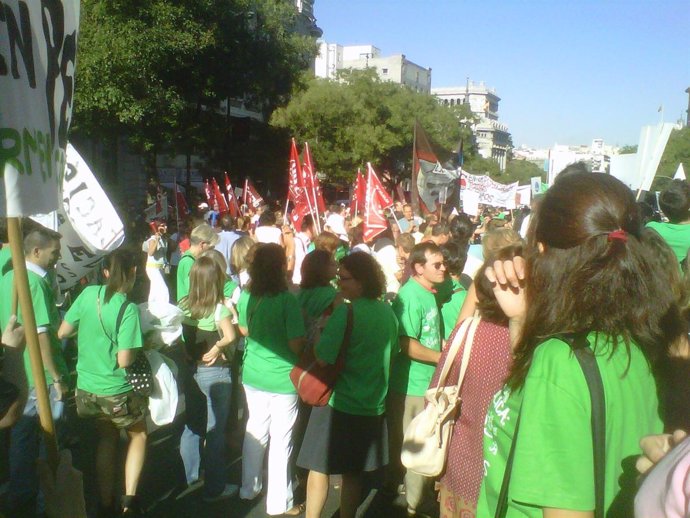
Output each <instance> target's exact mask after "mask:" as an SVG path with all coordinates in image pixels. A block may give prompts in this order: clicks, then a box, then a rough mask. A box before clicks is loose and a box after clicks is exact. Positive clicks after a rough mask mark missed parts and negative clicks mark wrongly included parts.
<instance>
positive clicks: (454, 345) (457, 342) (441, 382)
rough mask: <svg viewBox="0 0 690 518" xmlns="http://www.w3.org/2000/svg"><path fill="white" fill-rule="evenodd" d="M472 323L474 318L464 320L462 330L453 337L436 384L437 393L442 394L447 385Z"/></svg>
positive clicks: (461, 325)
mask: <svg viewBox="0 0 690 518" xmlns="http://www.w3.org/2000/svg"><path fill="white" fill-rule="evenodd" d="M471 323H472V318H466V319H465V320H463V321H462V324H460V328H459V329H458V330H457V331H456V332H455V335H454V336H453V341H452V342H451V344H450V349H449V350H448V355H447V356H446V359H445V361H444V362H443V367H441V374H439V376H438V383H437V384H436V392H437V393H438V392H440V391H441V389H442V388H443V387H444V386H445V384H446V378H448V373H449V372H450V368H451V367H452V365H453V363H454V362H455V357H456V356H457V354H458V351H460V346H461V345H462V342H463V340H464V339H465V336H467V331H468V329H469V327H470V324H471Z"/></svg>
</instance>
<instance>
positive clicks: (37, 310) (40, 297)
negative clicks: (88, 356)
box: [0, 264, 69, 388]
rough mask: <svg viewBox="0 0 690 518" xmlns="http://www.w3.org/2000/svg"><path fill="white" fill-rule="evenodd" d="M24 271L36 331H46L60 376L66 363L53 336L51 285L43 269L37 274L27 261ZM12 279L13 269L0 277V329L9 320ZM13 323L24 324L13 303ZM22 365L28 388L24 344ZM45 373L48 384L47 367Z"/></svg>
mask: <svg viewBox="0 0 690 518" xmlns="http://www.w3.org/2000/svg"><path fill="white" fill-rule="evenodd" d="M26 273H27V277H28V281H29V291H30V293H31V303H32V306H33V309H34V317H35V319H36V327H37V328H38V329H39V333H41V332H46V333H47V334H48V337H49V338H50V348H51V352H52V357H53V362H54V363H55V368H56V369H57V371H58V372H59V373H60V376H66V375H67V374H68V373H69V371H68V370H67V364H66V363H65V359H64V357H63V355H62V349H61V348H60V341H59V340H58V337H57V329H58V326H59V325H60V316H59V314H58V311H57V307H56V306H55V292H54V291H53V288H52V285H51V278H50V275H49V274H48V273H46V274H45V275H44V276H41V275H39V274H38V273H36V272H35V271H33V270H32V269H30V266H29V265H28V264H27V272H26ZM13 282H14V270H10V271H9V272H7V273H6V274H5V275H4V276H3V277H2V280H1V281H0V294H2V300H3V303H2V304H0V329H5V326H6V325H7V322H9V318H10V313H11V312H12V308H11V305H10V304H9V301H10V300H12V283H13ZM17 323H19V324H24V319H23V316H22V310H21V307H20V306H19V305H17ZM24 369H25V371H26V378H27V381H28V383H29V387H31V388H32V387H33V386H34V378H33V375H32V370H31V361H30V359H29V350H28V348H25V349H24ZM45 376H46V382H47V383H48V384H49V385H50V384H51V383H53V377H52V376H51V375H50V373H49V372H48V369H45Z"/></svg>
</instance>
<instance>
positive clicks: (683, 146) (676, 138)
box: [656, 127, 690, 178]
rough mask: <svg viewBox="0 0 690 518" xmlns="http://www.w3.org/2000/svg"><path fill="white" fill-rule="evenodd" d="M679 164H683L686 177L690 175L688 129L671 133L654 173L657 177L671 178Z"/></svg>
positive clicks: (689, 131)
mask: <svg viewBox="0 0 690 518" xmlns="http://www.w3.org/2000/svg"><path fill="white" fill-rule="evenodd" d="M680 163H682V164H683V169H684V170H685V174H686V176H687V175H690V127H686V128H683V129H680V130H673V131H672V132H671V136H670V137H669V139H668V143H667V144H666V149H664V154H663V155H662V156H661V161H660V162H659V167H658V169H657V171H656V174H657V176H667V177H670V178H673V175H674V174H676V170H677V169H678V164H680Z"/></svg>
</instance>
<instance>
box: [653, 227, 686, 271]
mask: <svg viewBox="0 0 690 518" xmlns="http://www.w3.org/2000/svg"><path fill="white" fill-rule="evenodd" d="M646 226H647V227H648V228H651V229H653V230H656V231H657V232H658V234H659V235H660V236H661V237H662V238H663V240H664V241H666V243H667V244H668V246H670V247H671V250H673V253H674V254H676V258H677V259H678V262H679V263H680V262H681V261H683V260H685V257H686V256H687V255H688V248H690V224H688V225H679V224H678V223H660V222H657V221H650V222H649V223H647V225H646Z"/></svg>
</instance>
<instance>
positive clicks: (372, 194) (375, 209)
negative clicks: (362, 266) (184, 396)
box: [364, 162, 393, 241]
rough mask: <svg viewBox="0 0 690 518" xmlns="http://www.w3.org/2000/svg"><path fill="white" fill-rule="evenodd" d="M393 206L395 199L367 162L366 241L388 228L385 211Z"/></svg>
mask: <svg viewBox="0 0 690 518" xmlns="http://www.w3.org/2000/svg"><path fill="white" fill-rule="evenodd" d="M392 206H393V199H392V198H391V197H390V195H389V194H388V193H387V192H386V190H385V189H384V188H383V185H381V181H380V180H379V178H378V176H376V172H374V168H373V167H371V164H370V163H368V162H367V185H366V197H365V201H364V241H371V240H372V239H374V238H375V237H376V236H378V235H379V234H380V233H381V232H383V231H384V230H386V228H388V220H387V219H386V216H385V215H384V213H383V212H384V210H385V209H387V208H388V207H392Z"/></svg>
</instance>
